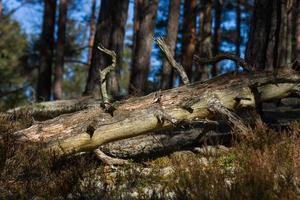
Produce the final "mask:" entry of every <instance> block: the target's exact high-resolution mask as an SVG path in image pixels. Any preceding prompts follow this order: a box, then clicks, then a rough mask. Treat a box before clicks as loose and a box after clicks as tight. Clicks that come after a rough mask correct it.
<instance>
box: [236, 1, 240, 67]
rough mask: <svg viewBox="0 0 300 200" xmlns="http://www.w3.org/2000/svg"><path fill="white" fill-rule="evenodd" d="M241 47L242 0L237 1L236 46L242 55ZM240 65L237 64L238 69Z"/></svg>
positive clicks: (238, 53) (237, 52)
mask: <svg viewBox="0 0 300 200" xmlns="http://www.w3.org/2000/svg"><path fill="white" fill-rule="evenodd" d="M240 47H241V2H240V0H237V1H236V47H235V54H236V55H237V56H238V57H240ZM238 68H239V66H238V65H236V70H238Z"/></svg>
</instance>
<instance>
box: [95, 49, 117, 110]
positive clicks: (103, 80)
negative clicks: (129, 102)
mask: <svg viewBox="0 0 300 200" xmlns="http://www.w3.org/2000/svg"><path fill="white" fill-rule="evenodd" d="M98 49H99V50H100V51H102V52H104V53H106V54H108V55H110V56H111V58H112V64H111V65H109V66H107V67H106V68H104V69H103V70H99V73H100V84H101V91H100V94H101V97H102V101H103V106H104V108H105V109H106V110H107V111H109V110H111V106H110V102H109V100H110V99H109V96H108V93H107V89H106V81H107V77H108V75H109V73H111V72H112V71H114V70H115V67H116V62H117V55H116V53H115V52H114V51H110V50H108V49H106V48H105V47H103V46H102V45H101V44H100V45H99V46H98Z"/></svg>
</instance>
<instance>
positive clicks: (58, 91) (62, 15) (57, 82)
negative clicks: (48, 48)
mask: <svg viewBox="0 0 300 200" xmlns="http://www.w3.org/2000/svg"><path fill="white" fill-rule="evenodd" d="M67 6H68V2H67V0H60V3H59V18H58V36H57V47H56V65H55V74H54V99H62V96H63V88H62V85H63V69H64V48H65V40H66V25H67Z"/></svg>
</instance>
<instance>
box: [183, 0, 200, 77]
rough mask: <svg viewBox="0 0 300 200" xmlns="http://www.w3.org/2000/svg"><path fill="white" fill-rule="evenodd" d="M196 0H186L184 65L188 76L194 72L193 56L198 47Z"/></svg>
mask: <svg viewBox="0 0 300 200" xmlns="http://www.w3.org/2000/svg"><path fill="white" fill-rule="evenodd" d="M196 6H197V1H196V0H185V1H184V16H183V35H182V65H183V67H184V68H185V70H186V73H187V75H188V77H191V76H192V73H193V56H194V52H195V47H196Z"/></svg>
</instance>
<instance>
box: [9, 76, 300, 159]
mask: <svg viewBox="0 0 300 200" xmlns="http://www.w3.org/2000/svg"><path fill="white" fill-rule="evenodd" d="M299 82H300V75H299V74H298V73H297V72H294V71H280V72H278V74H277V75H276V77H275V76H274V74H273V73H268V72H253V73H243V74H238V75H236V74H233V73H229V74H226V75H223V76H220V77H216V78H214V79H212V80H209V81H207V82H203V83H194V84H191V85H185V86H182V87H179V88H175V89H171V90H166V91H162V92H155V93H151V94H149V95H147V96H144V97H135V98H131V99H128V100H125V101H121V102H116V103H115V104H114V107H115V108H116V110H115V111H114V113H113V116H111V115H110V114H108V113H105V112H104V111H103V110H102V109H101V108H100V106H99V107H93V108H87V109H85V110H81V111H77V112H75V113H71V114H64V115H61V116H58V117H56V118H54V119H50V120H47V121H44V122H40V123H36V124H34V125H32V126H31V127H29V128H28V129H25V130H21V131H18V132H16V133H15V134H14V135H15V136H16V139H17V140H19V141H28V140H29V141H33V142H44V143H45V144H46V149H47V150H51V151H55V152H56V154H58V155H68V154H71V153H76V152H81V151H90V150H93V149H96V148H98V147H99V146H101V145H102V144H105V143H108V142H112V141H116V140H120V139H124V138H130V137H134V136H137V135H141V134H143V133H147V132H151V131H157V130H162V129H170V128H172V127H174V126H175V127H176V126H181V124H182V123H183V122H184V123H192V122H195V121H199V119H209V118H213V117H216V115H218V113H216V110H214V109H212V107H214V108H215V107H218V108H220V109H228V110H232V111H235V110H237V109H239V108H242V107H250V108H255V107H256V105H257V104H259V103H261V102H265V101H270V100H273V99H279V98H282V97H285V96H287V95H288V94H289V93H291V92H293V91H294V90H295V86H296V85H297V84H298V83H299ZM215 104H218V105H217V106H215Z"/></svg>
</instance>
